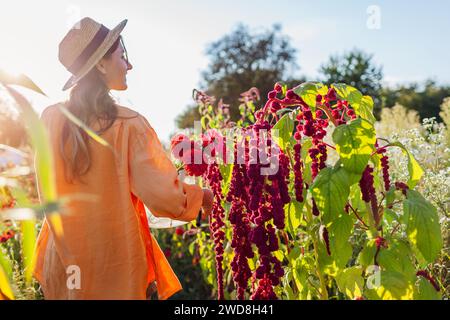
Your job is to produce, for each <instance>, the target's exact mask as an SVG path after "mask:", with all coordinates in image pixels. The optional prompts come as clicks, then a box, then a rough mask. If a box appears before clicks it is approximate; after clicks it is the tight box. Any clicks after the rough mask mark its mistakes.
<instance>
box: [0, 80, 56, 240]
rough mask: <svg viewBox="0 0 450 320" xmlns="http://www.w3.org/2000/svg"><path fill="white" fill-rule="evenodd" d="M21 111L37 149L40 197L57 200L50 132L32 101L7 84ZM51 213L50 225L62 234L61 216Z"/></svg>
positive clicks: (33, 144) (48, 200) (43, 199)
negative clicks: (31, 103)
mask: <svg viewBox="0 0 450 320" xmlns="http://www.w3.org/2000/svg"><path fill="white" fill-rule="evenodd" d="M5 87H6V89H7V90H8V92H9V93H10V94H11V96H12V97H13V98H14V100H15V101H16V102H17V106H18V107H19V110H20V111H21V117H22V119H23V121H24V123H26V124H27V126H26V130H27V134H28V136H29V137H30V140H31V144H32V146H33V149H34V151H35V168H36V175H37V177H38V180H39V187H40V188H38V194H39V199H40V200H41V201H44V202H56V200H57V192H56V183H55V182H56V178H55V173H54V170H53V168H54V163H53V153H52V149H51V145H50V139H49V137H48V132H47V130H46V128H45V126H44V124H43V123H42V121H41V120H40V119H39V117H38V115H37V114H36V112H35V111H34V110H33V108H32V107H31V105H30V103H29V102H28V101H27V100H26V99H25V98H24V97H23V96H22V95H21V94H20V93H19V92H17V91H16V90H14V89H13V88H11V87H9V86H5ZM48 213H49V217H48V218H49V222H50V227H51V228H52V229H53V230H52V231H53V232H55V234H56V235H58V236H62V234H63V226H62V221H61V217H60V216H59V215H58V214H57V213H55V212H48Z"/></svg>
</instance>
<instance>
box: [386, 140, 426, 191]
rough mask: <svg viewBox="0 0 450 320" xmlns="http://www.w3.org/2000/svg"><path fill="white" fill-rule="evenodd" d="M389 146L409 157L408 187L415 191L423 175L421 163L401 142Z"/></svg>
mask: <svg viewBox="0 0 450 320" xmlns="http://www.w3.org/2000/svg"><path fill="white" fill-rule="evenodd" d="M389 145H391V146H396V147H399V148H401V149H402V151H403V153H404V154H406V155H407V157H408V173H409V180H408V187H410V188H411V189H413V188H414V187H415V186H416V184H417V183H418V182H419V181H420V178H422V175H423V169H422V167H421V166H420V165H419V163H418V162H417V160H416V159H415V158H414V156H413V155H412V154H411V152H409V151H408V150H407V149H406V148H405V146H404V145H403V144H401V143H400V142H393V143H390V144H389Z"/></svg>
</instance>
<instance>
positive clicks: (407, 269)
mask: <svg viewBox="0 0 450 320" xmlns="http://www.w3.org/2000/svg"><path fill="white" fill-rule="evenodd" d="M377 261H378V263H379V265H380V267H382V268H383V269H384V270H388V271H396V272H399V273H401V274H403V275H404V276H405V277H406V278H407V279H408V281H413V280H414V278H415V275H416V270H415V268H414V265H413V262H412V260H411V249H410V248H409V247H408V245H407V244H406V243H405V242H403V241H401V240H396V239H393V240H392V241H389V243H388V248H382V249H381V250H380V252H379V254H378V258H377Z"/></svg>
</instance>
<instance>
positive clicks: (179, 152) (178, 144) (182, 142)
mask: <svg viewBox="0 0 450 320" xmlns="http://www.w3.org/2000/svg"><path fill="white" fill-rule="evenodd" d="M190 148H191V141H190V140H189V138H188V137H187V136H186V135H184V134H182V133H179V134H176V135H175V136H173V137H172V139H171V140H170V149H171V150H172V154H173V155H174V157H175V158H176V159H178V160H181V158H182V157H183V154H184V152H188V151H189V150H190Z"/></svg>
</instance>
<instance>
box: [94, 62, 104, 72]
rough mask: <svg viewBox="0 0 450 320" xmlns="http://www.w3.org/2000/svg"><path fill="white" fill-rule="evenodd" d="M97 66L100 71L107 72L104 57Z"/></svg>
mask: <svg viewBox="0 0 450 320" xmlns="http://www.w3.org/2000/svg"><path fill="white" fill-rule="evenodd" d="M95 67H96V68H97V70H98V71H100V73H102V74H106V67H105V62H104V61H103V59H101V60H100V61H99V62H98V63H97V64H96V65H95Z"/></svg>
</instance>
